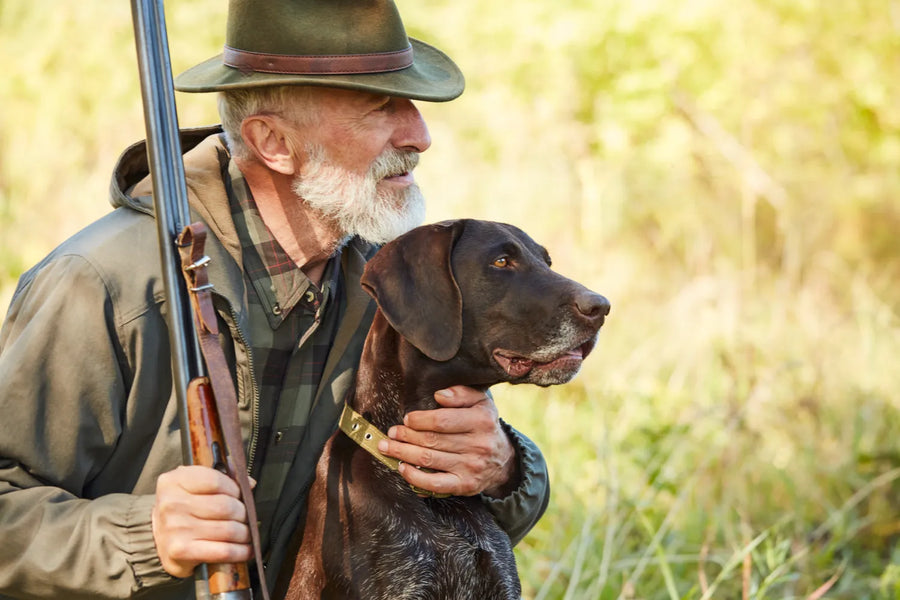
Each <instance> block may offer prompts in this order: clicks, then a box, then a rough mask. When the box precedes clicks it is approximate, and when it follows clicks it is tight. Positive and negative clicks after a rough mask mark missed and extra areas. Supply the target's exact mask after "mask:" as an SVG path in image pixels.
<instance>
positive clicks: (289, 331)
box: [222, 157, 343, 550]
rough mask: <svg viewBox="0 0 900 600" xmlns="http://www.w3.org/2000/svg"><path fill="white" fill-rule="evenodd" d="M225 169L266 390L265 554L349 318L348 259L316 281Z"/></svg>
mask: <svg viewBox="0 0 900 600" xmlns="http://www.w3.org/2000/svg"><path fill="white" fill-rule="evenodd" d="M222 165H223V177H222V179H223V181H225V184H226V185H225V187H226V190H227V192H228V199H229V203H230V205H231V213H232V218H233V219H234V225H235V228H236V229H237V233H238V237H239V239H240V243H241V249H242V256H243V265H242V266H243V270H244V278H245V280H246V281H247V282H248V284H249V285H248V286H247V287H248V293H247V299H248V305H249V311H250V319H249V322H250V324H251V331H250V347H251V351H252V357H253V368H254V371H255V372H256V373H257V377H258V383H259V392H260V398H259V407H260V414H259V427H260V428H259V436H260V437H259V439H260V445H259V450H258V455H257V459H256V461H255V464H254V466H253V473H252V476H253V477H254V478H256V479H257V482H258V483H257V486H256V489H255V490H254V499H255V500H256V507H257V512H258V518H259V521H260V536H261V538H262V544H263V549H264V550H265V548H266V547H267V546H268V542H269V536H270V533H271V532H270V531H269V528H270V525H271V523H270V521H271V518H272V514H273V512H274V510H275V506H276V503H277V501H278V497H279V495H280V494H281V490H282V487H283V485H284V481H285V477H286V476H287V472H288V470H289V468H290V466H291V462H292V461H293V457H294V454H295V452H296V451H297V448H298V447H299V445H300V441H301V440H302V438H303V436H304V434H305V432H306V425H307V422H308V419H309V414H310V410H311V409H312V404H313V399H314V397H315V394H316V390H317V388H318V386H319V382H320V381H321V377H322V370H323V368H324V365H325V360H326V358H327V356H328V351H329V348H330V347H331V346H332V344H333V342H334V336H335V333H336V332H337V327H338V323H339V321H340V316H341V313H342V312H343V307H342V302H341V291H342V290H341V277H340V256H339V255H336V256H335V257H332V258H331V259H330V260H329V262H328V265H327V266H326V268H325V272H324V274H323V277H322V284H321V286H317V285H316V284H315V283H313V282H312V281H310V280H309V278H307V276H306V274H304V273H303V271H302V270H301V269H300V268H298V267H297V265H296V264H295V263H294V261H293V260H291V258H290V257H289V256H288V255H287V253H285V251H284V249H283V248H282V247H281V245H280V244H279V243H278V241H277V240H276V239H275V237H274V236H273V235H272V233H271V231H269V228H268V227H266V225H265V223H264V222H263V220H262V217H261V216H260V214H259V210H258V208H257V206H256V202H255V201H254V200H253V196H252V194H251V192H250V188H249V186H248V185H247V182H246V181H245V179H244V176H243V175H242V174H241V172H240V170H239V169H238V168H237V166H236V165H235V164H234V161H231V160H228V158H227V157H223V158H222Z"/></svg>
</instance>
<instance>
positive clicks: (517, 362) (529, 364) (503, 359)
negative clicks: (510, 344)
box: [494, 352, 534, 377]
mask: <svg viewBox="0 0 900 600" xmlns="http://www.w3.org/2000/svg"><path fill="white" fill-rule="evenodd" d="M494 358H495V359H496V360H497V363H498V364H499V365H500V367H501V368H502V369H503V370H504V371H506V374H507V375H509V376H510V377H524V376H525V375H527V374H528V372H529V371H531V369H532V368H533V367H534V361H533V360H529V359H527V358H523V357H521V356H506V355H504V354H501V353H500V352H495V353H494Z"/></svg>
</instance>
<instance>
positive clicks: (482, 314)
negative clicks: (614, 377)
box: [362, 219, 609, 386]
mask: <svg viewBox="0 0 900 600" xmlns="http://www.w3.org/2000/svg"><path fill="white" fill-rule="evenodd" d="M362 286H363V288H364V289H365V290H366V291H367V292H368V293H369V294H370V295H371V296H372V297H373V298H375V301H376V302H377V303H378V307H379V308H380V309H381V312H382V313H383V314H384V316H385V317H386V318H387V320H388V322H389V323H390V324H391V326H392V327H393V328H394V329H395V330H397V331H398V332H399V333H400V335H402V336H403V337H404V338H405V339H406V340H407V341H408V342H409V343H411V344H412V345H413V346H415V347H416V348H417V349H418V350H419V351H421V352H422V353H423V354H424V355H426V356H427V357H428V358H430V359H431V360H434V361H442V362H444V361H457V362H462V363H464V364H465V365H466V367H467V369H475V370H477V371H478V372H479V373H480V379H479V381H480V382H482V383H485V384H488V385H490V384H493V383H498V382H501V381H509V382H511V383H534V384H537V385H542V386H546V385H554V384H558V383H565V382H567V381H569V380H570V379H572V377H574V376H575V374H576V373H577V372H578V370H579V369H580V367H581V362H582V360H584V358H585V357H586V356H587V355H588V354H589V353H590V352H591V350H593V348H594V344H595V343H596V339H597V333H598V332H599V330H600V327H601V326H602V325H603V322H604V319H605V317H606V315H607V314H609V302H608V301H607V300H606V298H604V297H603V296H601V295H599V294H595V293H593V292H591V291H590V290H588V289H587V288H585V287H584V286H582V285H581V284H579V283H576V282H575V281H572V280H571V279H567V278H565V277H563V276H562V275H559V274H558V273H555V272H554V271H553V270H551V269H550V256H549V255H548V253H547V251H546V250H545V249H544V247H543V246H541V245H539V244H537V243H536V242H535V241H534V240H532V239H531V238H530V237H529V236H528V235H527V234H526V233H525V232H523V231H522V230H520V229H518V228H517V227H514V226H512V225H507V224H504V223H493V222H489V221H476V220H472V219H463V220H459V221H445V222H442V223H437V224H434V225H425V226H422V227H418V228H416V229H414V230H412V231H410V232H409V233H406V234H404V235H402V236H400V237H399V238H397V239H396V240H394V241H392V242H390V243H389V244H386V245H385V246H384V247H383V248H382V249H381V250H380V251H379V252H378V253H377V254H376V255H375V257H373V258H372V259H371V260H370V261H369V263H368V265H367V266H366V269H365V272H364V273H363V277H362ZM460 383H464V382H460Z"/></svg>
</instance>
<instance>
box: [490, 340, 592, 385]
mask: <svg viewBox="0 0 900 600" xmlns="http://www.w3.org/2000/svg"><path fill="white" fill-rule="evenodd" d="M596 343H597V336H596V335H594V336H592V337H591V338H590V339H588V340H587V341H585V342H582V343H581V344H578V345H577V346H575V347H573V348H570V349H569V350H566V351H565V352H562V353H560V354H558V355H556V356H554V357H553V358H551V359H550V360H537V359H535V358H533V357H532V358H529V357H527V356H525V355H522V354H518V353H516V352H512V351H510V350H504V349H503V348H497V349H495V350H494V351H493V353H492V355H493V357H494V360H495V361H496V362H497V364H498V365H500V368H501V369H503V370H504V371H505V372H506V374H507V375H508V376H509V377H510V378H511V379H521V378H522V377H525V376H526V375H529V374H530V373H532V372H533V371H535V372H536V371H545V372H557V373H571V374H572V376H574V374H575V373H576V372H577V371H578V369H580V368H581V362H582V361H583V360H584V359H585V358H587V356H588V354H590V353H591V351H592V350H593V349H594V346H595V345H596Z"/></svg>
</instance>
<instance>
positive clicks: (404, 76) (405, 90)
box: [175, 38, 465, 102]
mask: <svg viewBox="0 0 900 600" xmlns="http://www.w3.org/2000/svg"><path fill="white" fill-rule="evenodd" d="M409 41H410V44H412V48H413V64H412V66H410V67H407V68H405V69H401V70H399V71H389V72H385V73H364V74H339V75H293V74H284V73H259V72H255V71H253V72H243V71H240V70H238V69H235V68H232V67H228V66H226V65H225V64H224V63H223V62H222V55H221V54H219V55H218V56H214V57H212V58H210V59H209V60H206V61H204V62H202V63H200V64H199V65H196V66H194V67H192V68H190V69H188V70H187V71H185V72H184V73H182V74H180V75H179V76H178V77H176V78H175V89H176V90H178V91H180V92H219V91H225V90H233V89H240V88H252V87H262V86H271V85H315V86H322V87H335V88H342V89H348V90H358V91H363V92H373V93H376V94H386V95H388V96H398V97H401V98H411V99H413V100H426V101H429V102H446V101H447V100H453V99H454V98H456V97H457V96H459V95H460V94H462V92H463V88H464V87H465V79H464V78H463V74H462V72H461V71H460V70H459V67H457V66H456V63H454V62H453V61H452V60H451V59H450V57H448V56H447V55H446V54H444V53H443V52H441V51H440V50H438V49H437V48H435V47H434V46H430V45H428V44H426V43H425V42H420V41H419V40H415V39H412V38H410V40H409Z"/></svg>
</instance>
